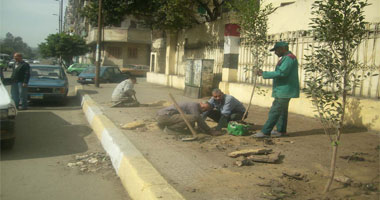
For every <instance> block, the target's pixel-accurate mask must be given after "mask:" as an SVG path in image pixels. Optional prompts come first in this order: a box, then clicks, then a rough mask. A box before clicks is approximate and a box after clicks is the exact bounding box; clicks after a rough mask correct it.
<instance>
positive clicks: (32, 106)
mask: <svg viewBox="0 0 380 200" xmlns="http://www.w3.org/2000/svg"><path fill="white" fill-rule="evenodd" d="M80 104H81V102H80V99H79V98H78V97H76V96H68V97H67V99H66V102H64V103H63V102H60V101H32V102H29V107H28V109H29V110H80V109H81V105H80Z"/></svg>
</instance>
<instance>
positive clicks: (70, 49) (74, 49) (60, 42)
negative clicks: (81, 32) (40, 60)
mask: <svg viewBox="0 0 380 200" xmlns="http://www.w3.org/2000/svg"><path fill="white" fill-rule="evenodd" d="M45 40H46V42H44V43H41V44H39V45H38V47H39V49H40V53H41V55H42V56H43V57H56V58H59V57H60V56H62V59H63V61H64V64H65V65H66V66H69V65H70V64H72V60H73V57H74V56H80V55H84V54H85V53H87V52H88V51H89V48H88V46H87V45H86V41H85V40H84V39H83V38H81V37H80V36H78V35H69V34H66V33H56V34H50V35H49V36H48V37H47V38H46V39H45Z"/></svg>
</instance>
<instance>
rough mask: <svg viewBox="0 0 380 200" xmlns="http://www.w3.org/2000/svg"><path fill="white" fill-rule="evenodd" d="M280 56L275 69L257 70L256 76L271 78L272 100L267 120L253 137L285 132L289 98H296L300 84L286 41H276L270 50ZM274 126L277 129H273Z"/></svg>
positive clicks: (279, 134) (292, 56)
mask: <svg viewBox="0 0 380 200" xmlns="http://www.w3.org/2000/svg"><path fill="white" fill-rule="evenodd" d="M270 51H274V53H275V54H276V55H277V56H278V57H280V60H279V61H278V63H277V65H276V69H275V71H262V70H258V71H257V72H256V73H257V75H258V76H263V78H264V79H273V87H272V97H274V101H273V104H272V107H271V109H270V111H269V115H268V120H267V121H266V122H265V124H264V126H263V128H262V129H261V131H259V132H257V133H256V134H254V135H253V137H255V138H262V137H269V136H271V137H280V136H283V135H284V134H286V128H287V123H288V107H289V101H290V99H291V98H298V97H299V95H300V86H299V80H298V61H297V58H296V56H295V55H293V54H292V52H290V51H289V46H288V43H286V42H276V44H275V45H274V47H273V48H272V49H271V50H270ZM274 126H276V127H277V131H273V128H274Z"/></svg>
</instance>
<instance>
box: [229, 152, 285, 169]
mask: <svg viewBox="0 0 380 200" xmlns="http://www.w3.org/2000/svg"><path fill="white" fill-rule="evenodd" d="M280 155H281V152H272V149H245V150H240V151H234V152H231V153H229V154H228V156H229V157H232V158H236V157H237V159H236V161H235V163H234V164H235V165H237V166H238V167H241V166H250V165H253V162H262V163H277V162H278V161H279V160H280Z"/></svg>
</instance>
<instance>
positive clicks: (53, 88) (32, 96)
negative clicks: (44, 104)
mask: <svg viewBox="0 0 380 200" xmlns="http://www.w3.org/2000/svg"><path fill="white" fill-rule="evenodd" d="M68 91H69V84H68V80H67V76H66V74H65V71H64V70H63V68H62V67H60V66H57V65H31V66H30V79H29V83H28V99H29V100H31V101H41V100H48V101H49V100H52V101H58V102H61V103H65V101H66V97H67V93H68Z"/></svg>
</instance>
